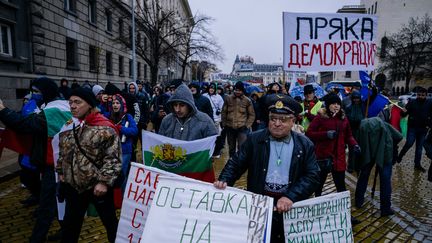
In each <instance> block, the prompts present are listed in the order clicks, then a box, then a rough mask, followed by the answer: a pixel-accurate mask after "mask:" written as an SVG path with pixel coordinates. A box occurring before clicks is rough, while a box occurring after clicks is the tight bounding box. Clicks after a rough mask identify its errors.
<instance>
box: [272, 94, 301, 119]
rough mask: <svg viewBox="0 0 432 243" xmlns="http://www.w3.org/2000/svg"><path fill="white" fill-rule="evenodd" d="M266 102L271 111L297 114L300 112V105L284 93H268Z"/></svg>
mask: <svg viewBox="0 0 432 243" xmlns="http://www.w3.org/2000/svg"><path fill="white" fill-rule="evenodd" d="M266 103H267V107H268V110H269V111H270V112H271V113H278V114H294V115H298V114H299V113H300V112H302V107H301V105H300V104H299V103H298V102H297V101H296V100H294V99H293V98H292V97H290V96H288V95H285V94H271V95H268V96H267V99H266Z"/></svg>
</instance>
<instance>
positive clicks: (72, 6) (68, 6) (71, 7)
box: [64, 0, 76, 13]
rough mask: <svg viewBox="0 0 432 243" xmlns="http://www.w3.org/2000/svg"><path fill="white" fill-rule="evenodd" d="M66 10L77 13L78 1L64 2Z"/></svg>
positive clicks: (69, 0) (66, 0) (67, 0)
mask: <svg viewBox="0 0 432 243" xmlns="http://www.w3.org/2000/svg"><path fill="white" fill-rule="evenodd" d="M64 8H65V10H66V11H69V12H73V13H75V12H76V0H65V1H64Z"/></svg>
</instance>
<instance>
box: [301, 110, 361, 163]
mask: <svg viewBox="0 0 432 243" xmlns="http://www.w3.org/2000/svg"><path fill="white" fill-rule="evenodd" d="M329 130H335V131H336V132H337V136H336V138H335V139H329V138H328V137H327V131H329ZM306 136H308V137H309V138H310V139H311V140H312V142H313V143H314V144H315V154H316V157H317V159H318V160H320V159H327V158H332V159H333V169H334V170H335V171H345V169H346V166H347V165H346V159H345V157H346V154H345V145H346V144H348V145H349V146H350V147H352V146H354V145H357V142H356V140H355V139H354V137H353V135H352V132H351V127H350V125H349V121H348V119H347V118H346V116H345V113H344V112H343V110H340V111H339V112H338V114H336V115H335V116H334V117H330V116H329V115H328V114H327V112H326V109H325V108H322V109H320V111H319V112H318V114H317V116H316V117H315V118H314V119H313V121H312V122H311V124H310V125H309V128H308V130H307V132H306Z"/></svg>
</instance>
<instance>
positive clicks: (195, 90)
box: [189, 86, 197, 95]
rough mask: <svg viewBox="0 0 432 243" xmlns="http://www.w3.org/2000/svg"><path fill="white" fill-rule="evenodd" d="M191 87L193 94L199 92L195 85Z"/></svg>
mask: <svg viewBox="0 0 432 243" xmlns="http://www.w3.org/2000/svg"><path fill="white" fill-rule="evenodd" d="M189 89H190V91H191V92H192V94H193V95H195V94H196V93H197V89H196V88H195V87H193V86H191V87H190V88H189Z"/></svg>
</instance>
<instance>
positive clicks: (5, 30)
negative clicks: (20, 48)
mask: <svg viewBox="0 0 432 243" xmlns="http://www.w3.org/2000/svg"><path fill="white" fill-rule="evenodd" d="M0 29H1V31H0V40H1V41H0V54H2V55H6V56H12V35H11V28H10V27H9V26H8V25H3V24H0Z"/></svg>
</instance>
